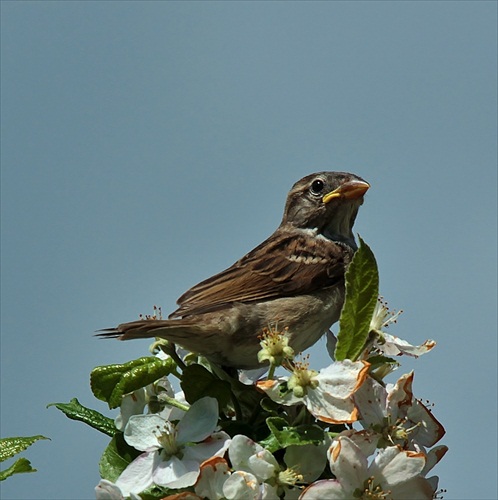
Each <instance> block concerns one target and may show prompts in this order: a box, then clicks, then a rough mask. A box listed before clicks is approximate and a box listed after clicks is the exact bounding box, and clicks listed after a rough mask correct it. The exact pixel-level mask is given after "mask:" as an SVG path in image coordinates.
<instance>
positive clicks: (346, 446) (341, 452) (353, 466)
mask: <svg viewBox="0 0 498 500" xmlns="http://www.w3.org/2000/svg"><path fill="white" fill-rule="evenodd" d="M328 454H329V461H330V470H331V471H332V472H333V474H334V476H336V477H337V478H339V480H340V482H341V485H342V487H343V488H344V489H345V490H346V491H349V492H350V493H352V492H353V491H355V490H356V489H357V488H360V487H361V486H363V483H364V481H365V479H366V478H367V477H368V476H369V473H368V462H367V457H365V455H363V453H362V452H361V450H360V448H358V446H356V445H355V444H354V443H353V441H352V440H351V439H349V438H347V437H342V436H340V437H338V438H337V439H336V440H334V442H333V443H332V446H331V447H330V449H329V453H328Z"/></svg>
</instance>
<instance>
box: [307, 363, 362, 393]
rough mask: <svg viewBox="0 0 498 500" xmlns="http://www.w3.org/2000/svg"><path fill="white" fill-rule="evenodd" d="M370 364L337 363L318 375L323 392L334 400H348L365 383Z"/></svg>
mask: <svg viewBox="0 0 498 500" xmlns="http://www.w3.org/2000/svg"><path fill="white" fill-rule="evenodd" d="M369 367H370V363H368V362H366V361H350V360H349V359H345V360H344V361H336V362H334V363H332V364H331V365H329V366H327V368H323V369H322V370H320V373H319V374H318V375H317V377H316V378H317V380H318V383H319V384H320V386H321V388H322V390H323V391H324V392H327V393H328V394H330V395H331V396H333V397H334V398H338V399H346V398H349V397H350V396H351V395H352V394H353V393H354V392H356V391H357V390H358V389H359V388H360V387H361V385H362V384H363V383H364V382H365V380H366V378H367V375H368V369H369Z"/></svg>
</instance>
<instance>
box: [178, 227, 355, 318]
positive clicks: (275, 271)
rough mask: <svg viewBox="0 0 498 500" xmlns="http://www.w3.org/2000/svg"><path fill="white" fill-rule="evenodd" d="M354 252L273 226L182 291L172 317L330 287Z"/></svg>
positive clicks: (335, 281) (323, 239)
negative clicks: (254, 244)
mask: <svg viewBox="0 0 498 500" xmlns="http://www.w3.org/2000/svg"><path fill="white" fill-rule="evenodd" d="M352 255H353V249H351V248H349V247H346V246H344V245H340V244H338V243H334V242H333V241H331V240H328V239H326V238H324V237H316V236H310V235H309V234H306V233H304V232H298V231H279V230H277V231H276V232H275V233H274V234H273V235H272V236H270V238H268V239H267V240H266V241H264V242H263V243H261V245H259V246H258V247H256V248H255V249H254V250H252V251H251V252H250V253H248V254H247V255H246V256H245V257H243V258H242V259H240V260H239V261H237V262H236V263H235V264H233V266H231V267H229V268H228V269H226V270H225V271H222V272H221V273H219V274H216V275H215V276H212V277H211V278H208V279H207V280H205V281H202V282H201V283H199V284H198V285H195V286H194V287H192V288H191V289H190V290H188V291H187V292H185V293H184V294H183V295H182V296H181V297H180V298H179V299H178V302H177V303H178V305H179V308H178V309H177V310H176V311H174V312H173V313H172V314H171V315H170V318H178V317H183V316H188V315H190V314H199V313H204V312H209V311H214V310H217V309H221V308H223V307H226V306H229V305H230V304H233V303H234V302H253V301H258V300H266V299H272V298H277V297H285V296H292V295H298V294H305V293H309V292H312V291H314V290H317V289H319V288H324V287H327V286H331V285H334V284H336V283H338V282H340V281H341V280H343V278H344V272H345V268H346V266H347V264H348V263H349V261H350V260H351V257H352Z"/></svg>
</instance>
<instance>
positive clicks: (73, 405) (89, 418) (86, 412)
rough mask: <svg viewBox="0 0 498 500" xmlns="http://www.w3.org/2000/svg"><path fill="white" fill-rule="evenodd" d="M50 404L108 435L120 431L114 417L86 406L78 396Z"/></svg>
mask: <svg viewBox="0 0 498 500" xmlns="http://www.w3.org/2000/svg"><path fill="white" fill-rule="evenodd" d="M50 406H55V407H56V408H57V409H58V410H60V411H61V412H62V413H64V415H66V417H68V418H70V419H71V420H78V421H80V422H84V423H85V424H87V425H89V426H90V427H93V428H94V429H97V430H98V431H100V432H103V433H104V434H107V435H108V436H111V437H112V436H114V434H116V433H117V432H118V430H117V429H116V426H115V425H114V420H113V419H112V418H109V417H106V416H104V415H102V413H99V412H98V411H96V410H92V409H90V408H86V407H85V406H83V405H82V404H81V403H80V402H79V401H78V400H77V399H76V398H73V399H71V401H70V402H69V403H51V404H49V405H47V408H48V407H50Z"/></svg>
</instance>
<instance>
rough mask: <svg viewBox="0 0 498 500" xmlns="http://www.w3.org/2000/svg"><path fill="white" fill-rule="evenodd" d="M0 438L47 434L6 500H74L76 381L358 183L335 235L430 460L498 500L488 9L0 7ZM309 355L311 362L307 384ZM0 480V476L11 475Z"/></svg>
mask: <svg viewBox="0 0 498 500" xmlns="http://www.w3.org/2000/svg"><path fill="white" fill-rule="evenodd" d="M1 7H2V32H1V36H2V39H1V42H2V54H1V55H2V63H1V64H2V68H1V69H2V71H1V78H2V81H1V83H2V103H1V104H2V317H1V319H2V337H1V339H2V342H1V435H2V437H7V436H16V435H34V434H44V435H45V436H48V437H50V438H51V441H43V442H39V443H36V444H35V445H34V446H33V447H32V448H30V449H29V450H28V451H26V452H25V453H24V454H23V456H26V457H27V458H29V459H30V460H31V461H32V464H33V466H34V467H36V468H37V469H38V472H36V473H34V474H29V475H19V476H17V477H12V478H10V479H8V480H7V481H5V482H3V483H2V484H1V497H2V498H3V499H56V498H57V499H87V498H92V497H93V488H94V486H95V485H96V484H97V482H98V480H99V477H98V468H97V465H98V460H99V457H100V454H101V452H102V451H103V449H104V448H105V446H106V444H107V438H106V436H103V435H100V434H98V433H97V432H96V431H94V430H92V429H90V428H88V427H86V426H84V425H83V424H80V423H77V422H73V421H70V420H68V419H66V417H64V416H63V415H62V414H61V413H60V412H58V411H57V410H56V409H55V408H50V409H45V406H46V405H47V404H48V403H51V402H68V401H69V400H70V399H71V398H72V397H78V398H79V400H80V401H81V402H82V403H83V404H85V405H87V406H90V407H94V408H96V409H98V410H100V411H103V412H105V413H106V414H108V415H111V416H114V415H115V413H112V412H109V411H108V410H107V408H106V406H105V405H104V404H103V403H101V402H99V401H97V400H95V399H94V398H93V396H92V394H91V391H90V388H89V373H90V371H91V369H92V368H93V367H94V366H97V365H104V364H110V363H118V362H125V361H128V360H130V359H134V358H136V357H139V356H142V355H146V354H147V348H148V345H149V342H148V341H136V342H130V343H119V342H112V341H99V340H97V339H95V338H94V337H92V332H93V331H95V330H96V329H98V328H103V327H108V326H113V325H115V324H117V323H119V322H123V321H129V320H133V319H135V318H137V316H138V314H139V313H149V312H151V310H152V306H153V304H158V305H161V306H162V307H163V310H164V311H165V312H166V313H167V312H170V311H171V310H173V309H174V307H175V300H176V298H177V297H178V296H179V295H180V294H181V293H182V292H183V291H184V290H186V289H187V288H188V287H190V286H192V285H194V284H195V283H196V282H198V281H200V280H201V279H204V278H206V277H208V276H210V275H211V274H213V273H215V272H217V271H220V270H221V269H223V268H225V267H227V266H228V265H230V264H232V263H233V262H234V261H235V260H236V259H238V258H239V257H241V256H242V255H243V254H244V253H246V252H247V251H249V250H250V249H251V248H252V247H254V246H255V245H256V244H258V243H259V242H261V241H262V240H263V239H264V238H265V237H267V236H268V235H269V234H270V233H271V232H272V231H273V230H274V229H275V228H276V226H277V225H278V223H279V222H280V217H281V214H282V210H283V205H284V201H285V196H286V194H287V191H288V190H289V188H290V187H291V185H292V184H293V183H294V182H295V181H296V180H298V179H299V178H301V177H302V176H304V175H306V174H308V173H311V172H314V171H320V170H346V171H352V172H355V173H357V174H359V175H361V176H362V177H364V178H365V179H367V180H368V181H369V182H370V183H371V185H372V188H371V190H370V191H369V193H368V195H367V198H366V201H365V204H364V206H363V207H362V209H361V210H360V214H359V217H358V222H357V224H356V230H357V231H358V232H359V233H360V234H361V235H362V237H363V238H364V239H365V240H366V241H367V243H369V245H370V246H371V247H372V249H373V250H374V252H375V254H376V256H377V259H378V263H379V268H380V275H381V291H382V293H383V295H384V296H385V297H386V298H387V299H388V301H389V304H390V306H392V307H393V308H397V309H399V308H402V309H404V310H405V313H404V314H403V315H402V317H401V319H400V321H399V323H398V325H397V326H396V328H395V329H393V330H392V333H395V334H397V335H399V336H400V337H402V338H407V339H409V340H411V341H413V342H416V343H420V342H422V341H424V340H425V339H427V338H433V339H435V340H437V342H438V345H437V347H436V349H435V350H434V351H433V352H432V353H431V354H429V355H427V356H425V357H423V358H420V359H418V360H413V361H412V360H409V359H407V360H403V366H402V368H401V369H400V371H398V372H397V374H396V375H401V374H402V373H405V372H406V371H408V370H409V369H411V368H413V367H415V368H416V375H415V395H416V396H418V397H420V398H423V399H429V400H430V401H431V402H432V403H433V404H434V407H433V411H434V413H435V415H436V416H437V417H438V418H439V419H440V420H441V422H442V423H443V424H444V425H445V427H446V430H447V434H446V436H445V437H444V439H443V441H442V442H443V443H445V444H447V445H448V446H449V447H450V452H449V454H448V455H447V456H446V458H445V459H444V460H443V461H442V462H441V463H440V465H439V466H438V467H437V468H436V470H435V471H436V473H437V474H439V475H440V477H441V481H440V486H441V487H443V488H446V489H447V490H448V492H447V493H446V494H445V495H444V497H445V499H496V498H497V489H496V450H497V442H496V424H497V406H496V394H497V369H496V358H497V341H496V339H497V331H496V327H497V317H496V303H497V302H496V277H497V271H496V240H497V238H496V226H497V221H496V211H497V210H496V209H497V207H496V181H497V179H496V177H497V173H496V160H497V139H496V136H497V126H496V123H497V122H496V120H497V112H496V84H497V81H496V76H497V67H496V60H497V59H496V58H497V53H496V51H497V49H496V41H497V40H496V38H497V28H496V22H497V3H496V2H494V1H489V2H486V1H469V2H466V1H457V2H452V1H444V2H410V1H406V2H361V1H358V2H292V3H287V2H77V1H75V2H44V1H37V2H23V1H15V2H9V1H3V2H2V5H1ZM324 346H325V343H324V342H323V341H320V342H319V343H318V344H317V345H316V346H315V347H314V348H313V349H312V350H311V354H312V358H311V359H312V365H313V367H315V368H320V367H323V366H325V365H326V364H327V363H328V361H327V359H326V356H325V355H324ZM9 463H10V462H9Z"/></svg>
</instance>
